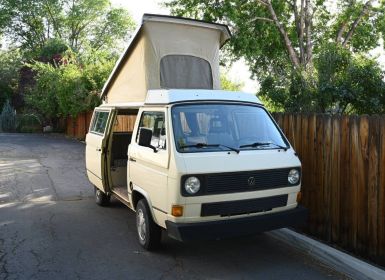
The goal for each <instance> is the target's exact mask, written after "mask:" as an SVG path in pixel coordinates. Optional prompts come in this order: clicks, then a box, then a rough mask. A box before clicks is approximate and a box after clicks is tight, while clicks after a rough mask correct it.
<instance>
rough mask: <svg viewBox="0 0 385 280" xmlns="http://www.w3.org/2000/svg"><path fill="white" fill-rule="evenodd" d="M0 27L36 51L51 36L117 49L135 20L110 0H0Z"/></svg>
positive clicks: (75, 46)
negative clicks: (117, 43) (118, 42)
mask: <svg viewBox="0 0 385 280" xmlns="http://www.w3.org/2000/svg"><path fill="white" fill-rule="evenodd" d="M0 7H1V9H0V28H1V27H3V28H2V30H3V32H4V34H5V35H6V36H7V37H9V38H11V39H12V40H13V42H14V44H16V45H19V46H21V47H22V49H25V50H28V51H30V52H32V56H35V55H36V51H37V52H39V51H40V50H41V49H42V48H44V46H45V44H46V42H47V41H49V40H50V39H53V38H55V39H58V40H61V41H62V42H63V43H64V44H66V45H68V46H69V47H70V48H71V49H72V50H75V51H79V50H82V49H83V48H84V47H85V46H90V47H91V48H95V49H104V50H108V49H116V42H117V41H119V40H121V39H126V38H127V36H128V35H129V34H130V32H131V31H132V30H133V28H134V26H135V24H134V22H133V20H132V18H131V17H130V15H129V13H128V11H127V10H125V9H122V8H113V7H111V4H110V1H109V0H30V1H23V0H0Z"/></svg>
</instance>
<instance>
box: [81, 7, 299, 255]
mask: <svg viewBox="0 0 385 280" xmlns="http://www.w3.org/2000/svg"><path fill="white" fill-rule="evenodd" d="M229 37H230V32H229V30H228V28H227V27H226V26H224V25H220V24H215V23H208V22H202V21H195V20H190V19H185V18H175V17H169V16H160V15H149V14H145V15H144V16H143V21H142V24H141V26H140V27H139V28H138V30H137V31H136V33H135V34H134V35H133V37H132V39H131V42H130V44H129V46H128V47H127V49H126V50H125V51H124V53H123V54H122V56H121V58H120V59H119V60H118V62H117V65H116V66H115V68H114V70H113V72H112V73H111V75H110V77H109V79H108V81H107V82H106V84H105V86H104V88H103V90H102V95H101V97H102V100H103V104H102V105H101V106H99V107H97V108H95V110H94V114H93V117H92V120H91V123H90V128H89V132H88V134H87V136H86V169H87V176H88V178H89V180H90V182H91V183H92V184H93V185H94V186H95V199H96V203H97V204H99V205H101V206H106V205H108V204H109V201H110V198H111V196H114V197H116V198H117V199H118V200H120V201H121V202H122V203H124V204H125V205H127V207H129V208H130V209H132V210H133V211H135V213H136V228H137V236H138V241H139V243H140V245H141V246H143V247H144V248H145V249H148V250H151V249H154V248H156V247H157V246H158V245H159V244H160V241H161V232H162V230H165V231H166V232H167V234H168V236H170V237H172V238H174V239H177V240H180V241H190V240H204V239H218V238H228V237H235V236H242V235H250V234H255V233H257V232H262V231H268V230H272V229H277V228H282V227H288V226H296V225H300V224H302V223H304V221H305V219H306V209H305V208H303V207H302V206H300V205H299V203H298V202H299V198H300V190H301V176H302V174H301V173H302V172H301V163H300V160H299V159H298V156H297V154H296V153H295V151H294V149H293V147H292V146H291V145H290V143H289V141H288V140H287V138H286V137H285V136H284V134H283V133H282V131H281V129H280V128H279V127H278V125H277V123H276V122H275V121H274V119H273V118H272V117H271V115H270V114H269V112H268V111H267V110H266V108H265V107H264V106H263V104H262V102H261V101H260V100H259V99H258V98H257V97H256V96H255V95H252V94H247V93H242V92H230V91H223V90H220V84H219V58H218V57H219V49H220V47H221V46H222V45H223V44H224V42H226V40H228V38H229Z"/></svg>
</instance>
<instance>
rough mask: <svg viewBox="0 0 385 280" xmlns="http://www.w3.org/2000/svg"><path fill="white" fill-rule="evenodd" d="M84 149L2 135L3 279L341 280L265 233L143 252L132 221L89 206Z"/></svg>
mask: <svg viewBox="0 0 385 280" xmlns="http://www.w3.org/2000/svg"><path fill="white" fill-rule="evenodd" d="M84 148H85V147H84V144H82V143H80V142H78V141H75V140H69V139H66V138H64V137H63V136H61V135H31V134H0V279H341V278H344V276H343V275H342V274H339V273H338V272H336V271H333V270H332V269H330V268H328V267H326V266H325V265H323V264H321V263H319V262H317V261H316V260H314V259H312V258H311V257H310V256H308V255H306V254H304V253H303V252H300V251H297V250H296V249H294V248H292V247H290V246H288V245H286V244H284V243H281V242H280V241H277V240H276V239H274V238H272V237H271V236H270V235H269V234H266V233H265V234H260V235H257V236H253V237H247V238H240V239H233V240H222V241H214V242H199V243H180V242H177V241H174V240H171V239H169V238H168V237H166V236H163V243H164V246H163V247H162V248H161V249H160V250H159V251H157V252H154V253H149V252H146V251H143V250H142V249H141V247H140V246H139V245H138V243H137V240H136V233H135V217H134V214H133V213H132V212H131V211H130V210H128V209H127V208H126V207H125V206H123V205H122V204H120V203H119V202H118V201H113V203H112V205H111V207H108V208H102V207H99V206H97V205H96V204H95V203H94V201H93V189H92V186H91V185H90V183H89V182H88V180H87V178H86V175H85V166H84Z"/></svg>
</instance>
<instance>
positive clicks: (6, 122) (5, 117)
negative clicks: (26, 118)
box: [0, 100, 16, 132]
mask: <svg viewBox="0 0 385 280" xmlns="http://www.w3.org/2000/svg"><path fill="white" fill-rule="evenodd" d="M0 124H1V128H2V130H3V131H6V132H13V131H14V130H15V128H16V112H15V109H13V107H12V106H11V103H10V102H9V100H7V101H6V102H5V104H4V106H3V110H2V111H1V115H0Z"/></svg>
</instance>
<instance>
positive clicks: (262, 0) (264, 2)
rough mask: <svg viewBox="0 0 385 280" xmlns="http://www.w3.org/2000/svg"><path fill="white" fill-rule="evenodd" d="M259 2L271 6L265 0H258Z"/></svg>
mask: <svg viewBox="0 0 385 280" xmlns="http://www.w3.org/2000/svg"><path fill="white" fill-rule="evenodd" d="M257 2H259V3H261V4H262V5H265V6H266V7H268V6H269V3H268V2H267V1H265V0H257Z"/></svg>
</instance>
